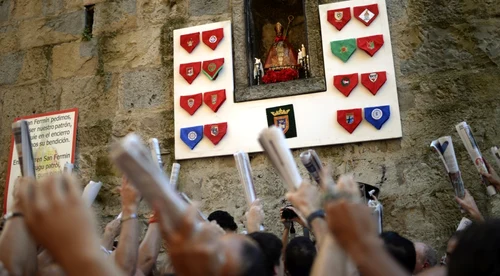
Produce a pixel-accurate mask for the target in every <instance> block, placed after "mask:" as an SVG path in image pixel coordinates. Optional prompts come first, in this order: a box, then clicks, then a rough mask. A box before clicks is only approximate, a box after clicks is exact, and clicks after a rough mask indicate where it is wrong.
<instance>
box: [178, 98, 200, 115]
mask: <svg viewBox="0 0 500 276" xmlns="http://www.w3.org/2000/svg"><path fill="white" fill-rule="evenodd" d="M180 102H181V107H182V108H183V109H184V110H186V111H187V112H188V113H189V115H191V116H193V114H194V113H195V112H196V110H198V108H200V106H201V104H202V103H203V101H202V97H201V93H198V94H194V95H187V96H181V98H180Z"/></svg>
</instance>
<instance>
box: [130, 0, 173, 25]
mask: <svg viewBox="0 0 500 276" xmlns="http://www.w3.org/2000/svg"><path fill="white" fill-rule="evenodd" d="M174 5H176V4H174V2H172V1H169V0H138V1H137V14H138V16H139V20H140V22H141V25H140V26H147V25H157V24H164V23H165V20H167V18H168V17H169V16H172V8H175V6H174Z"/></svg>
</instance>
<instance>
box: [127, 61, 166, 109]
mask: <svg viewBox="0 0 500 276" xmlns="http://www.w3.org/2000/svg"><path fill="white" fill-rule="evenodd" d="M164 89H165V79H164V72H163V70H160V69H151V70H142V71H134V72H128V73H125V74H123V76H122V81H121V91H122V92H121V93H120V94H121V95H122V96H123V98H122V106H123V107H124V108H125V109H133V108H148V107H155V106H158V105H161V104H162V103H163V101H164V100H165V96H164V95H165V90H164Z"/></svg>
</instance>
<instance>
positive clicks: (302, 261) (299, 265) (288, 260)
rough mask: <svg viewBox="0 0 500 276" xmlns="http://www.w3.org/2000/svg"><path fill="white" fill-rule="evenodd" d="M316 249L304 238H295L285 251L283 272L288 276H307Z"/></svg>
mask: <svg viewBox="0 0 500 276" xmlns="http://www.w3.org/2000/svg"><path fill="white" fill-rule="evenodd" d="M315 257H316V247H315V246H314V243H313V242H312V241H311V240H310V239H309V238H306V237H296V238H294V239H292V240H291V241H290V243H288V245H287V246H286V250H285V271H287V272H288V275H290V276H307V275H309V274H310V272H311V268H312V265H313V263H314V258H315Z"/></svg>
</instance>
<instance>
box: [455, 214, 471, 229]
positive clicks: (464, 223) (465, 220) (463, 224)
mask: <svg viewBox="0 0 500 276" xmlns="http://www.w3.org/2000/svg"><path fill="white" fill-rule="evenodd" d="M471 224H472V221H471V220H470V219H468V218H466V217H463V218H462V220H460V223H459V224H458V227H457V231H460V230H464V229H465V228H467V226H469V225H471Z"/></svg>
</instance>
